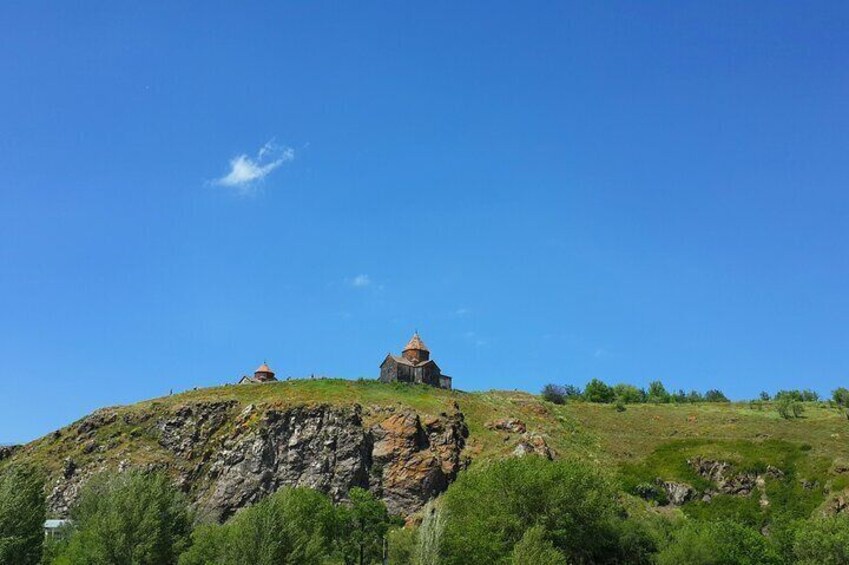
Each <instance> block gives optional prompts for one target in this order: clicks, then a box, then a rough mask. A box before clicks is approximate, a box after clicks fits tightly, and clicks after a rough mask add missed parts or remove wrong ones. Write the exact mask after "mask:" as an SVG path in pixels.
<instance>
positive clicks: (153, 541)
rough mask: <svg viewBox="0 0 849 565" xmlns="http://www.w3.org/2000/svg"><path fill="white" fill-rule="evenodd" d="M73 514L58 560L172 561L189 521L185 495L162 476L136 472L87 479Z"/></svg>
mask: <svg viewBox="0 0 849 565" xmlns="http://www.w3.org/2000/svg"><path fill="white" fill-rule="evenodd" d="M71 518H72V519H73V523H74V528H73V530H72V534H71V537H70V539H69V540H68V544H67V546H65V547H64V549H63V550H62V551H61V552H60V554H59V556H58V557H57V559H56V561H55V562H56V563H57V564H60V565H65V564H67V565H89V564H100V563H104V564H106V563H133V564H138V565H167V564H169V563H176V562H177V557H178V556H179V554H180V553H181V552H182V551H183V550H184V549H185V548H186V547H187V546H188V543H189V535H190V532H191V524H192V516H191V514H190V512H189V508H188V504H187V503H186V500H185V498H184V497H183V495H182V494H180V493H179V492H177V490H176V489H175V488H174V487H173V485H172V484H171V483H170V481H169V480H168V478H167V477H166V476H165V475H163V474H160V473H149V474H144V473H141V472H135V471H128V472H125V473H120V474H117V475H115V474H104V475H100V476H98V477H95V478H93V479H92V480H90V481H89V482H88V483H87V484H86V486H85V488H84V489H83V491H82V493H81V494H80V498H79V500H78V502H77V504H76V506H75V507H74V508H73V509H72V511H71Z"/></svg>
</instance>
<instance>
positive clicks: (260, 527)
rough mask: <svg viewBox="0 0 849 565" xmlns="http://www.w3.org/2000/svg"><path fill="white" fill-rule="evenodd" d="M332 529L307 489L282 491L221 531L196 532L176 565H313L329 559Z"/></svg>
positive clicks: (330, 518)
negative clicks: (222, 564) (230, 564)
mask: <svg viewBox="0 0 849 565" xmlns="http://www.w3.org/2000/svg"><path fill="white" fill-rule="evenodd" d="M335 526H336V523H335V510H334V507H333V504H332V503H331V502H330V499H329V498H328V497H327V496H325V495H324V494H322V493H320V492H318V491H316V490H312V489H307V488H283V489H280V490H278V491H277V492H276V493H274V494H272V495H271V496H269V497H267V498H265V499H264V500H262V501H261V502H259V503H257V504H254V505H253V506H251V507H249V508H246V509H245V510H243V511H241V512H239V513H238V514H236V516H234V517H233V518H232V519H231V520H230V521H229V522H227V523H226V524H224V525H217V524H214V525H206V526H200V527H198V528H197V529H196V530H195V532H194V534H193V536H192V539H193V541H194V544H193V545H192V547H191V549H190V550H189V551H188V552H186V553H185V554H183V555H182V556H181V558H180V565H206V564H208V563H228V564H229V563H251V564H252V565H275V564H277V563H303V564H305V565H310V564H315V565H319V564H320V563H323V562H325V561H326V560H327V559H329V557H330V556H331V555H332V552H333V545H332V540H333V537H334V531H335V530H334V529H335Z"/></svg>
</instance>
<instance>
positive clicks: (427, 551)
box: [413, 501, 445, 565]
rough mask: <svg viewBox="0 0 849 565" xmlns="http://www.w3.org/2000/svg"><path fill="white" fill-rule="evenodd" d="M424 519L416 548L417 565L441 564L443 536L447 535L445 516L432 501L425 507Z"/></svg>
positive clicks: (414, 561) (415, 561)
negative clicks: (440, 555)
mask: <svg viewBox="0 0 849 565" xmlns="http://www.w3.org/2000/svg"><path fill="white" fill-rule="evenodd" d="M423 512H424V518H423V519H422V525H421V528H419V539H418V544H417V546H416V552H415V559H414V560H413V563H415V564H416V565H431V564H436V563H439V554H440V552H441V549H442V535H443V534H444V533H445V516H444V515H443V513H442V512H441V511H440V510H439V508H437V507H436V504H435V503H434V502H433V501H431V502H428V503H427V504H426V505H425V507H424V510H423Z"/></svg>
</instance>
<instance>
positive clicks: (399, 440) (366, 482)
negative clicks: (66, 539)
mask: <svg viewBox="0 0 849 565" xmlns="http://www.w3.org/2000/svg"><path fill="white" fill-rule="evenodd" d="M116 422H117V423H116ZM123 424H126V426H125V428H129V429H130V431H129V432H128V433H133V434H137V435H138V436H139V437H140V438H143V439H147V440H149V443H151V444H154V445H152V446H151V447H149V448H148V455H151V454H158V455H159V457H152V456H149V457H147V458H145V459H142V458H139V457H131V456H128V457H127V458H126V459H122V460H120V461H119V462H117V463H116V461H115V457H117V456H120V455H121V452H120V449H119V448H118V447H117V446H115V445H112V443H110V441H112V442H113V443H116V444H117V442H115V439H114V434H112V433H108V432H110V430H112V429H113V428H114V427H115V426H116V425H123ZM109 426H111V427H110V428H108V429H105V430H104V428H105V427H109ZM100 431H103V433H99V432H100ZM468 434H469V431H468V427H467V426H466V423H465V421H464V417H463V414H462V412H461V411H460V409H459V406H457V404H456V403H454V404H453V406H452V407H451V408H450V409H449V410H447V411H445V412H442V413H440V414H439V415H435V416H434V415H423V414H418V413H416V412H414V411H412V410H409V409H405V408H398V407H393V406H389V407H381V406H372V407H363V406H361V405H359V404H352V405H348V406H333V405H328V404H317V405H299V406H291V407H286V408H274V407H256V406H254V405H248V406H246V407H242V406H240V405H238V404H237V403H236V402H235V401H221V402H198V403H191V404H185V405H182V406H178V407H176V408H173V409H171V410H169V411H168V412H167V413H165V414H156V413H143V414H130V413H125V414H123V415H121V416H119V414H118V413H117V412H115V411H112V410H109V409H107V410H103V411H99V412H97V413H94V414H92V415H91V416H89V417H87V418H85V419H83V420H82V421H80V422H78V423H77V424H76V425H75V426H73V427H72V428H70V429H66V430H65V431H63V433H62V434H61V435H62V436H64V437H62V439H61V440H60V439H58V438H59V435H58V434H57V435H56V438H54V439H56V440H57V441H69V442H71V443H73V444H74V445H75V446H76V447H77V448H78V449H77V453H81V454H83V455H82V456H80V459H81V461H79V462H77V461H74V460H73V459H67V460H66V461H65V462H64V465H63V469H62V471H61V473H60V475H59V476H58V477H56V478H55V482H54V483H53V485H52V492H51V494H50V496H49V501H48V504H49V507H50V510H51V511H52V512H54V513H56V514H57V515H60V516H62V515H65V514H66V513H67V511H68V508H69V506H70V505H71V504H72V503H73V501H74V500H75V498H76V497H77V495H78V494H79V491H80V488H81V486H82V485H83V484H84V483H85V482H86V481H87V480H88V479H89V478H90V477H91V476H92V475H94V474H95V473H97V472H99V471H102V470H104V469H109V468H114V467H116V466H117V469H118V470H125V469H130V468H143V469H154V468H161V469H165V470H166V471H168V472H169V473H171V474H172V475H173V476H175V480H176V481H177V483H178V484H179V485H180V487H181V488H182V490H184V491H185V492H186V493H187V494H188V495H189V496H190V497H191V498H192V500H194V501H195V504H196V507H197V509H198V511H199V512H200V513H201V514H202V515H205V516H209V517H212V518H215V519H218V520H224V519H226V518H227V517H229V516H231V515H232V514H233V513H234V512H236V511H237V510H238V509H240V508H242V507H244V506H247V505H250V504H251V503H253V502H256V501H257V500H260V499H262V498H263V497H265V496H266V495H268V494H270V493H272V492H274V491H276V490H277V489H279V488H281V487H284V486H305V487H311V488H315V489H318V490H321V491H323V492H326V493H328V494H329V495H330V496H331V497H332V498H333V499H334V500H336V501H339V500H343V499H344V498H345V497H346V495H347V493H348V491H349V490H350V489H351V488H353V487H362V488H365V489H368V490H370V491H371V492H373V493H374V494H375V495H376V496H378V497H380V498H381V499H383V501H384V502H385V503H386V505H387V507H388V509H389V511H390V512H391V513H393V514H401V515H405V516H407V515H409V514H411V513H414V512H415V511H417V510H418V509H420V508H421V507H422V506H423V505H424V504H425V503H426V502H427V501H428V500H430V499H431V498H433V497H435V496H436V495H438V494H439V493H441V492H443V491H444V490H445V489H446V488H447V487H448V484H449V483H450V482H451V481H453V480H454V478H455V477H456V476H457V473H458V472H459V471H460V470H461V469H462V468H463V467H464V466H465V465H466V460H465V459H464V457H463V453H462V452H463V449H464V447H465V443H466V438H467V437H468ZM103 436H106V437H112V438H113V439H112V440H110V441H106V442H104V441H103ZM113 452H114V453H113ZM110 455H111V457H110Z"/></svg>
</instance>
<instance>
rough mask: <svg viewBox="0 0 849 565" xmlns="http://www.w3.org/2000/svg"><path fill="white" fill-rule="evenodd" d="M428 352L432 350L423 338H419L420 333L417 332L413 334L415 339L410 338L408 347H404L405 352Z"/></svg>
mask: <svg viewBox="0 0 849 565" xmlns="http://www.w3.org/2000/svg"><path fill="white" fill-rule="evenodd" d="M410 350H414V351H427V352H430V349H428V348H427V346H426V345H425V344H424V342H423V341H422V338H420V337H419V332H418V330H416V333H414V334H413V337H411V338H410V341H409V342H407V345H406V346H405V347H404V351H410Z"/></svg>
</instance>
